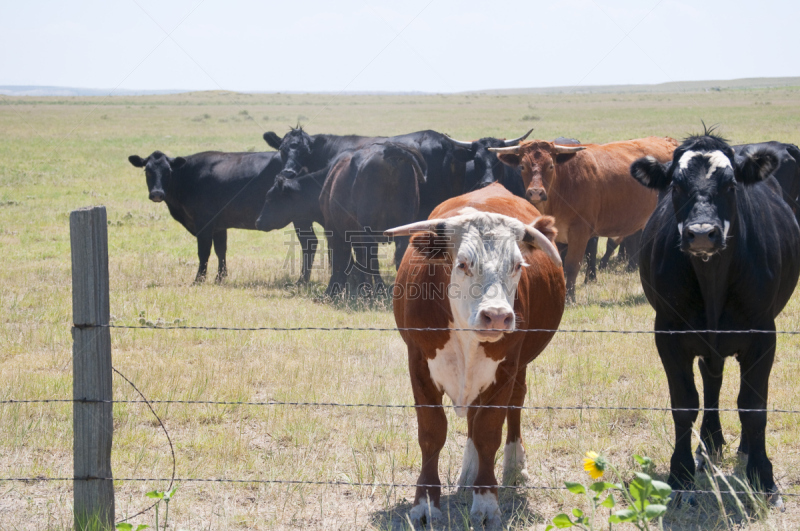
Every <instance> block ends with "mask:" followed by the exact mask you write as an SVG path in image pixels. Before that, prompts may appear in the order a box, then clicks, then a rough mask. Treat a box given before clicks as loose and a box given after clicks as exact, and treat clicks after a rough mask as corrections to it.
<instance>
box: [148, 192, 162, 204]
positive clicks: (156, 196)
mask: <svg viewBox="0 0 800 531" xmlns="http://www.w3.org/2000/svg"><path fill="white" fill-rule="evenodd" d="M163 200H164V192H161V191H158V190H153V191H152V192H150V201H153V202H154V203H160V202H161V201H163Z"/></svg>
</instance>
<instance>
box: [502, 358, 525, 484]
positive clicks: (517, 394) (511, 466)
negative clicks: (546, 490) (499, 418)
mask: <svg viewBox="0 0 800 531" xmlns="http://www.w3.org/2000/svg"><path fill="white" fill-rule="evenodd" d="M526 373H527V367H526V366H523V367H521V368H520V369H519V370H518V371H517V377H516V380H515V381H514V390H513V392H512V393H511V402H510V403H509V405H510V406H514V407H515V408H514V409H509V410H508V412H507V413H506V418H507V419H508V433H507V435H506V446H505V448H504V449H503V485H524V484H525V483H526V482H527V481H528V479H529V478H528V470H527V469H526V463H525V448H524V447H523V445H522V425H521V417H522V410H521V409H518V408H521V407H522V406H523V405H524V404H525V393H526V392H527V391H528V388H527V386H526V384H525V376H526Z"/></svg>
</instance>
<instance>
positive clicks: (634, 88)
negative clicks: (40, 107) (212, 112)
mask: <svg viewBox="0 0 800 531" xmlns="http://www.w3.org/2000/svg"><path fill="white" fill-rule="evenodd" d="M777 87H800V77H759V78H744V79H728V80H712V81H674V82H670V83H660V84H657V85H594V86H583V85H578V86H564V87H540V88H516V89H488V90H471V91H466V92H460V93H459V94H498V95H508V96H513V95H521V94H565V93H570V94H624V93H636V92H641V93H655V92H709V91H712V90H737V89H739V90H740V89H764V88H777ZM186 92H195V91H191V90H180V89H173V90H127V89H92V88H77V87H51V86H36V85H0V95H4V96H40V97H41V96H61V97H64V96H152V95H161V94H182V93H186ZM230 92H233V91H230ZM240 92H242V93H244V94H275V93H283V94H337V95H348V96H353V95H363V96H381V95H385V96H397V95H425V94H430V93H426V92H416V91H413V92H392V91H347V92H336V91H319V92H302V91H240Z"/></svg>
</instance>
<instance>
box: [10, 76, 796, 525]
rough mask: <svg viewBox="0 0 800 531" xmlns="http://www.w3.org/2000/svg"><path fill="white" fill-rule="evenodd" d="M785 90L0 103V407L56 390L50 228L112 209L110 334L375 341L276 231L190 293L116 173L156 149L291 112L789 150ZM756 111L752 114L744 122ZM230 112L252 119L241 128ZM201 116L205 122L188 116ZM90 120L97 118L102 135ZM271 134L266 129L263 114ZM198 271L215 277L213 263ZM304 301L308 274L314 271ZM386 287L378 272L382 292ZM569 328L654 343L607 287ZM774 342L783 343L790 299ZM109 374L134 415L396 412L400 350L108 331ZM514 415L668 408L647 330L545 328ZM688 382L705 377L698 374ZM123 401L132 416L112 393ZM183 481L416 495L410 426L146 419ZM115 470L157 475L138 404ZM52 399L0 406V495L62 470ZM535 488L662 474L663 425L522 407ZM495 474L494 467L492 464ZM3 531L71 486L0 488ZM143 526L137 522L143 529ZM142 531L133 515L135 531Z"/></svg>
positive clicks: (407, 396) (467, 130)
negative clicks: (302, 275)
mask: <svg viewBox="0 0 800 531" xmlns="http://www.w3.org/2000/svg"><path fill="white" fill-rule="evenodd" d="M798 95H800V92H798V90H796V89H780V90H759V91H723V92H721V93H717V92H714V93H708V94H689V95H687V94H683V95H671V94H658V95H643V94H632V95H560V96H513V97H511V96H509V97H506V96H471V95H464V96H446V97H445V96H424V97H423V96H392V97H365V96H360V97H355V96H353V97H351V96H342V97H331V96H305V95H283V96H281V95H276V96H267V95H259V96H247V95H236V94H221V93H208V94H190V95H180V96H154V97H135V98H133V97H131V98H125V97H121V98H113V99H109V100H103V99H101V98H54V99H46V98H39V99H37V98H5V99H3V100H0V101H1V102H2V103H3V105H0V130H2V131H3V132H4V134H3V135H2V137H0V183H1V184H2V190H1V191H0V246H1V248H2V257H1V258H0V261H1V262H0V263H1V264H2V267H0V308H2V309H1V310H0V311H1V312H2V327H0V397H3V398H6V397H8V398H11V397H13V398H59V397H63V398H68V397H70V396H71V374H70V372H71V359H70V356H71V340H70V333H69V327H70V322H71V320H70V311H71V309H70V287H69V282H70V271H69V267H70V262H69V235H68V213H69V211H70V210H72V209H74V208H77V207H81V206H85V205H88V204H104V205H106V206H107V208H108V213H109V220H110V222H111V224H110V226H109V238H110V242H109V247H110V253H111V257H110V263H111V266H110V267H111V286H112V294H111V297H112V301H111V306H112V313H113V314H114V316H115V318H116V319H117V322H118V323H128V324H133V323H137V322H138V318H139V315H140V313H141V312H144V313H145V315H146V317H147V319H151V320H154V321H155V320H157V319H159V318H161V319H163V320H165V321H167V322H171V321H173V320H174V319H182V320H185V323H186V324H190V325H203V324H209V325H211V324H213V325H231V326H234V325H235V326H259V325H287V324H288V325H323V326H393V325H394V320H393V318H392V315H391V312H390V311H389V308H386V307H380V305H373V306H372V307H369V308H358V307H346V306H338V307H335V306H329V305H321V304H318V303H316V302H314V300H313V297H312V296H310V295H309V294H302V293H301V294H299V295H292V292H291V291H289V290H287V289H286V284H287V283H288V282H290V281H292V280H294V278H296V276H297V272H294V273H292V272H291V271H287V270H286V269H285V268H284V265H285V264H284V259H285V256H286V252H287V247H286V246H285V245H284V243H285V240H286V238H287V237H286V235H285V234H283V233H280V232H275V233H270V234H263V233H256V232H250V231H238V232H232V233H231V234H230V236H229V269H230V277H229V278H228V280H227V281H226V282H225V283H224V284H222V285H214V284H211V283H209V284H206V285H203V286H190V281H191V280H192V279H193V277H194V271H195V268H196V261H195V260H196V258H195V256H196V254H195V253H196V249H195V243H194V240H193V238H191V237H190V236H189V235H188V233H186V231H185V230H183V229H182V228H181V227H180V226H179V225H178V224H177V223H176V222H174V221H173V220H172V219H171V218H170V217H169V214H168V213H167V211H166V208H165V207H164V206H163V205H156V204H152V203H150V202H149V201H148V200H147V196H146V190H145V184H144V178H143V176H142V175H141V170H136V169H134V168H132V167H131V166H130V165H129V164H128V163H127V160H126V157H127V155H130V154H132V153H138V154H140V155H146V154H149V153H150V152H151V151H153V150H155V149H161V150H163V151H166V152H168V153H170V154H172V155H177V154H187V153H192V152H196V151H201V150H204V149H212V148H213V149H222V150H231V151H233V150H247V149H258V150H261V149H263V148H264V145H263V144H262V140H261V138H260V136H261V133H263V131H264V130H268V129H274V130H276V131H278V132H282V131H284V130H285V128H286V126H287V125H288V124H294V123H295V122H296V120H297V117H298V116H300V115H302V116H306V117H308V119H307V120H304V121H306V122H308V129H309V130H310V131H311V132H318V131H326V132H336V133H351V132H359V133H363V134H378V133H382V134H395V133H401V132H408V131H413V130H418V129H423V128H433V129H437V130H441V131H446V132H450V133H452V134H453V135H454V136H456V137H459V138H472V137H477V136H486V135H496V136H516V135H518V134H520V132H521V131H523V130H525V129H527V127H528V126H529V122H527V121H521V118H522V117H523V116H525V115H536V116H538V117H539V118H540V119H539V120H537V121H536V122H535V123H533V125H534V126H535V127H536V128H537V129H536V132H535V135H536V136H538V137H541V138H552V137H555V136H558V135H562V134H563V135H566V136H573V137H577V138H580V139H582V140H584V141H600V142H602V141H610V140H616V139H622V138H633V137H638V136H643V135H649V134H657V135H664V134H666V135H672V136H676V137H680V136H682V135H684V134H685V133H688V132H692V131H697V130H698V128H699V124H700V119H701V118H703V119H705V121H706V123H715V122H719V123H721V124H722V125H723V129H722V132H723V134H725V135H726V136H728V137H730V138H731V139H732V140H733V141H736V142H744V141H761V140H766V139H781V140H785V141H790V142H795V143H800V133H798V130H797V128H796V124H797V123H798V118H800V107H799V106H798ZM765 102H769V103H770V105H763V103H765ZM242 110H247V111H248V114H247V115H244V114H241V111H242ZM205 115H207V116H208V117H205ZM101 116H105V118H102V117H101ZM265 116H267V117H268V118H267V119H265V118H264V117H265ZM214 262H215V260H214V259H213V258H212V270H213V268H214V267H215V263H214ZM313 279H314V281H315V284H314V286H315V287H316V288H317V289H319V288H320V287H322V286H324V283H325V281H326V278H325V272H324V271H321V270H317V271H315V272H314V274H313ZM388 279H391V275H389V278H388ZM577 298H578V303H577V304H575V305H573V306H571V307H570V308H568V310H567V312H566V314H565V316H564V320H563V321H562V327H564V328H584V327H585V328H620V329H649V328H651V327H652V318H653V312H652V310H651V309H650V307H649V305H647V303H646V302H645V300H644V297H643V295H642V291H641V288H640V286H639V283H638V278H637V277H636V276H635V275H631V274H627V273H624V272H623V271H622V270H619V269H617V270H613V271H611V272H604V273H601V274H600V275H599V282H598V283H597V284H593V285H589V286H582V285H580V286H579V287H578V295H577ZM778 328H779V329H786V330H798V329H800V304H799V303H798V301H797V299H796V298H795V299H794V300H793V301H792V302H791V303H790V306H789V307H788V308H787V310H786V311H785V312H784V313H783V315H782V316H781V317H780V319H779V322H778ZM112 339H113V349H114V364H115V366H116V367H117V368H118V369H119V370H120V371H121V372H122V373H123V374H125V375H126V376H128V377H129V378H131V379H132V380H133V381H134V382H136V384H137V385H138V386H139V387H140V388H141V389H142V391H143V392H144V393H145V395H146V396H148V397H150V398H152V399H179V400H195V399H201V400H230V401H239V400H267V399H275V400H297V401H338V402H350V403H356V402H366V403H375V404H408V403H411V402H412V399H411V393H410V385H409V382H408V375H407V369H406V361H405V349H404V345H403V343H402V341H401V340H400V338H399V336H398V335H397V334H396V333H391V332H294V333H292V332H206V331H166V332H165V331H153V330H114V331H113V333H112ZM798 345H800V339H796V338H794V337H789V336H781V337H780V338H779V343H778V354H777V361H776V363H775V367H774V369H773V377H772V380H771V392H770V406H773V407H778V408H792V407H794V406H795V405H796V404H797V393H796V382H797V381H798V376H799V373H800V363H799V362H798V356H797V351H798ZM726 372H727V374H726V379H725V386H724V388H723V395H722V396H723V399H722V405H723V407H734V405H735V396H736V390H737V382H738V366H737V365H736V364H735V363H729V364H728V366H727V368H726ZM528 379H529V389H530V392H529V396H528V400H527V404H528V405H547V406H561V405H574V404H595V405H618V406H667V405H668V403H669V399H668V393H667V388H666V378H665V376H664V374H663V372H662V369H661V366H660V363H659V361H658V356H657V353H656V351H655V347H654V344H653V339H652V337H651V336H649V335H641V336H638V335H637V336H629V335H626V336H620V335H594V334H592V335H588V334H584V335H573V334H559V335H557V336H556V338H555V339H554V340H553V342H552V344H551V346H550V347H549V348H548V349H547V350H546V351H545V353H544V354H543V355H542V356H541V357H540V358H539V359H538V360H536V361H535V362H534V363H533V364H532V365H531V366H530V368H529V376H528ZM698 385H701V382H700V381H699V378H698ZM115 395H116V397H118V398H130V399H136V398H137V396H136V395H135V393H134V392H133V390H132V389H131V388H130V387H129V386H128V385H127V384H126V383H125V382H124V381H122V380H121V379H117V380H115ZM156 409H157V411H158V413H159V415H160V416H161V417H162V418H163V419H164V421H165V423H166V425H167V427H168V429H169V432H170V434H171V436H172V439H173V441H174V443H175V448H176V454H177V459H178V462H177V466H178V472H177V474H178V476H179V477H186V478H240V479H297V480H313V481H358V482H396V483H413V482H414V481H415V480H416V476H417V473H418V470H419V465H420V463H419V460H420V457H419V449H418V446H417V442H416V420H415V416H414V412H413V411H412V410H406V409H376V408H348V409H344V408H310V407H299V408H291V407H281V406H274V407H261V406H210V405H209V406H205V405H203V406H198V405H185V406H184V405H174V404H173V405H160V406H158V407H157V408H156ZM114 417H115V439H114V453H113V468H114V474H115V476H117V477H146V478H163V477H167V476H168V475H169V473H170V470H171V469H170V467H171V462H170V459H169V453H168V448H167V445H166V441H165V439H164V437H163V434H162V433H161V431H160V429H159V428H158V426H157V423H155V422H154V419H153V417H152V416H151V415H150V413H149V412H148V411H147V409H146V407H145V406H143V405H141V404H120V405H118V406H116V407H115V410H114ZM448 420H449V421H450V430H449V439H448V442H447V445H446V447H445V450H444V452H443V455H442V459H441V465H440V471H441V475H442V479H443V481H445V482H454V481H455V480H456V478H457V474H458V472H459V467H460V463H461V451H462V448H463V444H464V440H465V433H466V426H465V424H464V422H463V421H462V420H461V419H458V418H456V417H455V416H454V415H452V414H450V413H448ZM722 420H723V428H724V430H725V436H726V438H727V440H728V442H729V443H730V446H729V447H726V453H725V460H724V461H723V463H722V465H721V466H722V470H724V471H725V472H726V473H728V474H733V473H734V472H735V466H734V465H735V463H734V461H735V457H734V454H735V448H736V446H737V442H738V441H737V439H738V434H739V423H738V419H737V417H736V415H735V414H733V413H726V414H723V417H722ZM70 421H71V405H70V404H42V405H14V406H7V405H6V406H0V425H1V426H2V427H3V429H2V432H0V477H35V476H39V475H41V476H70V475H71V474H72V461H71V444H72V433H71V422H70ZM798 422H800V416H793V415H786V414H775V415H771V417H770V419H769V424H768V433H767V444H768V452H769V455H770V456H771V457H772V460H773V464H774V466H775V473H776V477H777V478H778V481H779V484H780V486H781V488H782V489H783V490H784V491H785V492H788V493H800V488H798V483H800V472H798V460H800V458H798V455H800V452H798V450H800V430H799V429H798ZM523 433H524V436H525V438H526V445H527V449H528V454H529V467H528V468H529V472H530V474H531V478H532V479H531V484H533V485H542V486H559V485H561V484H562V483H563V481H564V480H585V479H586V478H585V476H584V474H583V473H582V471H581V457H582V455H583V453H584V452H585V451H586V450H587V449H595V450H602V451H603V452H605V453H606V454H607V455H609V456H610V457H611V459H612V460H613V461H614V462H615V463H617V464H618V465H619V466H621V467H622V468H625V469H627V468H632V467H633V464H632V461H631V455H632V454H633V453H641V454H645V455H649V456H651V457H652V458H653V459H654V460H655V462H656V464H657V475H659V476H660V477H662V478H663V475H664V474H665V473H666V470H667V467H668V462H669V456H670V453H671V445H672V437H673V435H672V433H673V430H672V421H671V418H670V416H669V415H668V414H666V413H661V412H640V411H591V412H587V411H584V412H574V411H573V412H541V411H530V412H526V413H525V414H524V415H523ZM499 459H502V457H501V456H499ZM164 487H166V484H164V483H158V482H144V483H118V484H117V486H116V488H117V514H118V515H119V516H123V515H126V514H132V513H134V512H136V511H138V510H139V509H140V508H142V507H144V506H145V503H146V502H145V499H144V496H143V494H144V493H145V492H146V491H149V490H153V489H155V488H164ZM0 489H1V490H0V529H37V530H38V529H54V530H55V529H67V528H69V527H70V525H71V518H72V517H71V512H70V507H71V486H70V485H69V484H68V483H28V484H26V483H20V482H6V483H0ZM412 495H413V490H412V489H407V488H399V489H389V488H348V487H315V486H305V485H264V484H224V483H184V484H181V485H180V488H179V491H178V494H177V495H176V498H175V501H174V502H173V504H172V506H171V508H170V512H171V521H172V525H171V527H173V526H174V527H173V528H175V529H236V528H241V529H356V528H357V529H362V528H366V529H399V528H402V527H403V526H404V525H405V524H404V523H403V518H404V515H405V513H406V512H407V510H408V508H409V502H410V499H411V496H412ZM575 501H576V500H575V499H574V497H573V496H572V495H569V494H565V493H562V492H541V491H530V492H526V493H524V494H513V495H512V494H510V493H504V495H503V499H502V503H503V508H504V516H505V517H506V518H507V521H508V524H509V526H510V527H512V528H514V529H527V528H531V527H532V528H543V526H544V522H545V521H546V520H547V519H549V518H551V517H552V516H554V515H555V514H556V513H557V512H560V510H562V508H565V507H571V506H573V505H574V504H575ZM468 511H469V500H468V498H462V497H459V496H457V495H451V496H447V497H446V505H445V513H446V515H447V516H448V518H449V519H450V520H449V522H450V527H451V528H453V529H462V528H465V527H466V524H465V515H466V514H467V513H468ZM139 521H140V522H144V521H145V520H144V519H142V518H140V519H139ZM147 522H148V523H151V520H150V518H148V519H147ZM668 525H669V526H670V527H671V528H673V529H698V528H702V529H726V528H739V527H740V526H741V527H744V528H746V529H753V530H760V529H773V528H775V529H796V528H798V527H800V505H798V501H797V500H796V499H795V498H790V499H787V510H786V512H785V513H782V514H780V513H767V514H766V515H764V516H761V517H756V513H755V512H753V513H751V514H750V515H749V516H748V517H747V518H744V519H743V518H742V517H741V516H738V515H737V512H736V510H735V506H734V504H733V503H730V500H726V504H725V511H724V512H723V511H720V509H719V507H718V505H717V503H716V502H715V501H714V499H713V498H711V497H709V499H703V500H701V504H700V506H699V507H698V508H693V509H682V510H680V511H676V512H674V513H673V514H672V516H671V517H670V518H669V521H668Z"/></svg>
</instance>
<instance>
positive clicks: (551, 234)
mask: <svg viewBox="0 0 800 531" xmlns="http://www.w3.org/2000/svg"><path fill="white" fill-rule="evenodd" d="M533 228H535V229H536V230H538V231H539V232H541V233H542V234H544V235H545V237H546V238H547V239H548V240H550V241H551V242H553V243H556V236H558V229H556V218H554V217H553V216H542V217H540V218H539V219H537V220H536V221H535V222H534V223H533Z"/></svg>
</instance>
